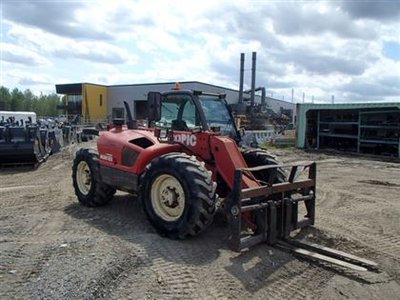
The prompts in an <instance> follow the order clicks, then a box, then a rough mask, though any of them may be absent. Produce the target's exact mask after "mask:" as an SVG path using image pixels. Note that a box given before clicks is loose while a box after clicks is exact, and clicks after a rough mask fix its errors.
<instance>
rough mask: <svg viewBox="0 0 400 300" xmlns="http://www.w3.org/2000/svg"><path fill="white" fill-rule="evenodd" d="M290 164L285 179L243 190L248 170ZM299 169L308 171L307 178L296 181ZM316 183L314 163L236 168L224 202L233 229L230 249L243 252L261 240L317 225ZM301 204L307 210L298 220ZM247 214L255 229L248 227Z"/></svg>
mask: <svg viewBox="0 0 400 300" xmlns="http://www.w3.org/2000/svg"><path fill="white" fill-rule="evenodd" d="M287 167H291V170H290V173H289V178H288V180H287V181H286V182H282V183H276V184H269V183H265V185H260V186H259V187H252V188H244V189H242V179H243V176H248V175H249V172H254V171H260V170H264V169H277V168H287ZM299 171H301V172H303V173H304V172H306V178H305V179H299V180H296V177H297V176H296V175H297V174H298V173H299ZM307 172H308V174H307ZM315 184H316V163H315V162H305V163H302V164H295V165H267V166H259V167H254V168H242V169H237V170H236V171H235V179H234V186H233V190H232V193H231V195H230V197H229V198H228V199H227V201H226V203H225V208H226V212H227V215H228V219H229V223H230V230H231V232H230V237H229V244H230V248H231V249H232V250H234V251H241V250H242V249H245V248H249V247H251V246H254V245H256V244H259V243H262V242H266V243H268V244H270V245H273V244H275V243H276V242H277V241H278V240H279V239H285V238H288V237H289V236H290V233H291V232H292V231H293V230H296V229H300V228H303V227H306V226H309V225H314V221H315ZM300 203H304V205H305V212H306V213H305V215H304V216H303V218H301V219H300V220H299V217H298V215H299V204H300ZM246 214H247V215H251V216H252V219H253V220H254V223H255V226H254V227H256V228H246V225H248V224H246V223H248V220H246V218H245V217H243V216H245V215H246Z"/></svg>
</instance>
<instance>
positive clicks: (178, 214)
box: [141, 153, 216, 238]
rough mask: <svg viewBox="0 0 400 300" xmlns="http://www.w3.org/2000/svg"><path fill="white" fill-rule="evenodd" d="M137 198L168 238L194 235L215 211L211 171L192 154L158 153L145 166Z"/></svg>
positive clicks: (157, 227)
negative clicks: (139, 196)
mask: <svg viewBox="0 0 400 300" xmlns="http://www.w3.org/2000/svg"><path fill="white" fill-rule="evenodd" d="M141 198H142V203H143V208H144V210H145V213H146V215H147V217H148V219H149V221H150V223H151V224H152V225H153V226H154V227H155V228H156V230H157V231H158V232H159V233H160V234H161V235H165V236H167V237H169V238H185V237H187V236H195V235H198V234H199V233H200V232H202V231H203V230H204V229H206V228H207V227H208V225H210V224H211V222H212V220H213V217H214V213H215V201H216V194H215V184H214V183H213V181H212V179H211V172H209V171H207V170H206V168H205V167H204V164H202V163H200V162H199V161H198V160H197V159H196V158H195V157H194V156H189V155H186V154H183V153H169V154H166V155H163V156H160V157H158V158H156V159H154V160H153V161H152V162H151V163H150V164H149V165H148V166H147V167H146V171H145V173H144V175H143V177H142V185H141Z"/></svg>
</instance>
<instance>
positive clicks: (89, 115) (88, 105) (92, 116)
mask: <svg viewBox="0 0 400 300" xmlns="http://www.w3.org/2000/svg"><path fill="white" fill-rule="evenodd" d="M100 95H102V96H100ZM100 97H101V98H102V101H100ZM107 108H108V90H107V87H106V86H102V85H95V84H88V83H83V84H82V116H83V119H82V121H84V122H85V123H88V122H89V123H98V122H102V121H104V120H105V119H106V118H107Z"/></svg>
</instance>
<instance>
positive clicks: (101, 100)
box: [100, 94, 103, 106]
mask: <svg viewBox="0 0 400 300" xmlns="http://www.w3.org/2000/svg"><path fill="white" fill-rule="evenodd" d="M100 106H103V94H100Z"/></svg>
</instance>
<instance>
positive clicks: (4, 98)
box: [0, 86, 11, 110]
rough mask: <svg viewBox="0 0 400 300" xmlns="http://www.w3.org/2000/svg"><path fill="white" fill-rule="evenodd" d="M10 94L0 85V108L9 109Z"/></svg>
mask: <svg viewBox="0 0 400 300" xmlns="http://www.w3.org/2000/svg"><path fill="white" fill-rule="evenodd" d="M10 107H11V95H10V90H9V89H8V88H6V87H4V86H1V87H0V110H10Z"/></svg>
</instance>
